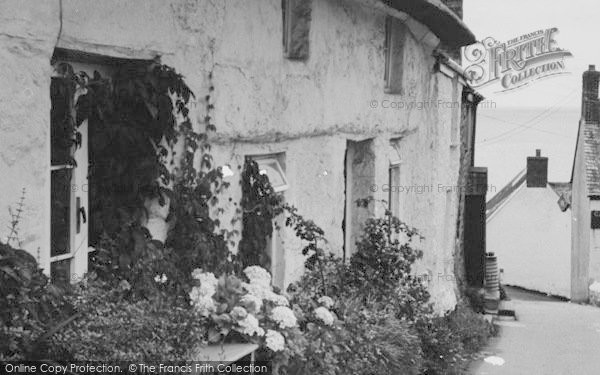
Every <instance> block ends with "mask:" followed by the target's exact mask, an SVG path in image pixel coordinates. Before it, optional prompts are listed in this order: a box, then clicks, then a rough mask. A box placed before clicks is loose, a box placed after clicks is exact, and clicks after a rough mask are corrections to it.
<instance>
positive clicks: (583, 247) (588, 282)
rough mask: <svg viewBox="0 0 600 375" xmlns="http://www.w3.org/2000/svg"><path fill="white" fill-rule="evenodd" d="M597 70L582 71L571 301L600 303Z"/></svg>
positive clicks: (599, 185)
mask: <svg viewBox="0 0 600 375" xmlns="http://www.w3.org/2000/svg"><path fill="white" fill-rule="evenodd" d="M599 80H600V72H597V71H596V68H595V66H594V65H590V67H589V70H588V71H586V72H585V73H583V95H582V105H581V120H580V122H579V131H578V134H577V146H576V149H575V158H574V162H573V172H572V175H571V181H572V184H573V208H572V210H573V231H572V249H571V273H572V277H573V284H572V286H571V298H572V299H573V300H574V301H578V302H582V301H588V300H589V299H590V298H592V299H594V300H595V301H597V302H599V303H600V104H599V103H600V101H599V100H598V82H599Z"/></svg>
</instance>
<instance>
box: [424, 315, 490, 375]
mask: <svg viewBox="0 0 600 375" xmlns="http://www.w3.org/2000/svg"><path fill="white" fill-rule="evenodd" d="M416 327H417V330H418V332H419V336H420V338H421V345H422V348H423V354H424V359H425V361H424V373H425V374H427V375H437V374H462V373H463V371H464V367H465V366H466V364H468V362H469V360H470V359H471V355H472V354H474V353H475V352H477V351H478V350H480V349H481V348H482V347H483V346H484V345H485V344H486V342H487V340H488V339H489V338H490V337H491V336H492V335H494V334H495V330H494V327H493V325H492V324H490V323H488V322H487V321H485V320H484V319H483V317H482V316H481V315H480V314H477V313H475V312H474V311H473V310H472V309H471V308H470V307H468V306H466V305H465V304H462V303H461V304H459V305H458V306H457V307H456V309H455V310H454V311H452V312H450V313H448V314H446V315H445V316H443V317H424V318H423V319H421V320H420V321H419V322H417V324H416Z"/></svg>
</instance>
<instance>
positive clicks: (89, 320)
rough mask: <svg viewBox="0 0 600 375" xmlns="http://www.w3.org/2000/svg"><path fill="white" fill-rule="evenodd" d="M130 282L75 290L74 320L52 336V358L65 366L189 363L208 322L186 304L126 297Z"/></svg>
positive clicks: (91, 282) (90, 283) (83, 284)
mask: <svg viewBox="0 0 600 375" xmlns="http://www.w3.org/2000/svg"><path fill="white" fill-rule="evenodd" d="M128 292H129V286H128V283H126V282H123V283H122V284H121V286H120V287H119V288H110V287H109V286H108V285H107V284H105V283H102V282H100V281H99V280H85V281H83V282H81V283H80V284H79V285H77V286H76V288H75V290H74V292H73V294H72V295H70V296H69V299H70V301H71V302H72V303H73V305H74V306H75V308H76V309H77V314H76V315H75V316H73V318H72V321H70V322H68V324H66V325H64V326H63V327H61V329H60V330H57V332H56V333H55V334H54V335H53V336H52V338H51V342H52V348H53V352H52V358H53V359H55V360H63V361H69V360H71V361H74V360H75V361H94V360H96V361H125V360H126V361H155V360H157V359H160V360H165V361H183V360H189V357H187V354H188V350H190V349H192V348H194V346H196V345H198V344H200V343H201V340H202V338H203V337H204V336H205V334H206V331H205V328H204V322H203V321H202V319H200V318H199V317H198V315H197V314H196V313H195V312H194V311H193V310H192V309H190V308H189V306H187V305H179V304H176V303H175V304H174V303H172V302H170V301H167V300H161V299H154V300H137V301H130V300H128V298H127V293H128Z"/></svg>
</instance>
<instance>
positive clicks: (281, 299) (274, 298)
mask: <svg viewBox="0 0 600 375" xmlns="http://www.w3.org/2000/svg"><path fill="white" fill-rule="evenodd" d="M265 299H266V300H268V301H271V302H273V303H274V304H276V305H277V306H289V305H290V302H289V301H288V299H287V298H286V297H285V296H282V295H281V294H277V293H273V292H271V293H269V294H268V295H267V296H266V298H265Z"/></svg>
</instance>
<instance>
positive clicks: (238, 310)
mask: <svg viewBox="0 0 600 375" xmlns="http://www.w3.org/2000/svg"><path fill="white" fill-rule="evenodd" d="M229 315H231V317H232V318H233V319H235V320H241V319H245V318H246V317H247V316H248V312H247V311H246V309H245V308H243V307H241V306H235V307H234V308H233V309H231V312H230V313H229Z"/></svg>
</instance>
